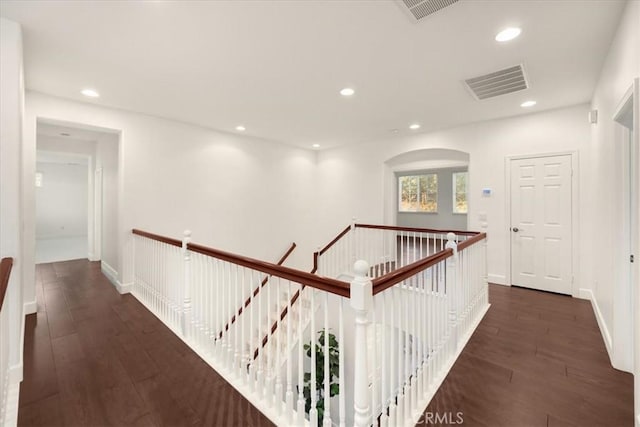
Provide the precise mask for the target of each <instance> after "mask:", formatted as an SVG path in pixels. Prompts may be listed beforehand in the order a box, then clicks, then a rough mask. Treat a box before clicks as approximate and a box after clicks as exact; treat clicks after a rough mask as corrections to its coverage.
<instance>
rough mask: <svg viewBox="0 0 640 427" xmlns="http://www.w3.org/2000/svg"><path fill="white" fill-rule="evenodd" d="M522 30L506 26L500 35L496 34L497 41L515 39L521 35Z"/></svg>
mask: <svg viewBox="0 0 640 427" xmlns="http://www.w3.org/2000/svg"><path fill="white" fill-rule="evenodd" d="M521 32H522V30H521V29H520V28H516V27H510V28H505V29H504V30H502V31H500V32H499V33H498V35H496V41H497V42H508V41H509V40H513V39H515V38H516V37H518V36H519V35H520V33H521Z"/></svg>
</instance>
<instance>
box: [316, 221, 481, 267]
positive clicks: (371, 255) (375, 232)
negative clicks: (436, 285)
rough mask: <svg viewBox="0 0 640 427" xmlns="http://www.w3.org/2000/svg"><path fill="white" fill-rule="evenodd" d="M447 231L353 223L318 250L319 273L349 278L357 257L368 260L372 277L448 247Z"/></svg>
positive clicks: (459, 238) (463, 235)
mask: <svg viewBox="0 0 640 427" xmlns="http://www.w3.org/2000/svg"><path fill="white" fill-rule="evenodd" d="M447 233H449V231H447V230H430V229H421V228H410V227H394V226H386V225H371V224H358V223H356V222H355V220H354V222H353V223H352V224H351V226H349V227H347V228H345V229H344V230H343V231H342V232H341V233H340V234H338V236H336V238H335V239H333V240H332V241H331V242H330V243H329V244H328V245H326V246H325V247H324V248H322V249H320V250H318V252H317V253H316V254H317V255H316V258H317V268H318V273H319V274H321V275H322V276H326V277H335V278H338V277H344V278H345V279H347V278H349V275H350V274H351V268H352V266H353V263H354V262H355V261H356V260H364V261H367V262H368V263H369V266H370V269H371V270H370V272H369V274H368V276H369V277H371V278H376V277H381V276H384V275H385V274H388V273H390V272H391V271H393V270H395V269H397V268H402V267H404V266H406V265H409V264H412V263H414V262H417V261H419V260H421V259H424V258H426V257H428V256H431V255H433V254H435V253H438V252H441V251H442V250H444V249H445V245H446V243H447ZM476 234H477V233H474V232H464V231H457V232H455V233H454V240H455V241H456V242H457V243H460V242H463V241H465V240H466V239H467V238H470V237H472V236H474V235H476Z"/></svg>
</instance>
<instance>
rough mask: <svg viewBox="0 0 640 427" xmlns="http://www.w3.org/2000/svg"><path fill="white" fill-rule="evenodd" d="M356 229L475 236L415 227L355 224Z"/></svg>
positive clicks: (473, 233) (468, 232)
mask: <svg viewBox="0 0 640 427" xmlns="http://www.w3.org/2000/svg"><path fill="white" fill-rule="evenodd" d="M355 227H356V228H372V229H374V230H393V231H412V232H416V233H440V234H447V233H454V234H460V235H462V236H475V235H477V234H478V232H477V231H463V230H436V229H431V228H416V227H397V226H395V225H374V224H356V225H355Z"/></svg>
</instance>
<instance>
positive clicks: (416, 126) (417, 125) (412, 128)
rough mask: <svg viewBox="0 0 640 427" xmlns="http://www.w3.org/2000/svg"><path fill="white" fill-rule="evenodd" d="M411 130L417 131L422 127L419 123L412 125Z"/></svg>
mask: <svg viewBox="0 0 640 427" xmlns="http://www.w3.org/2000/svg"><path fill="white" fill-rule="evenodd" d="M409 129H411V130H416V129H420V125H419V124H417V123H414V124H412V125H411V126H409Z"/></svg>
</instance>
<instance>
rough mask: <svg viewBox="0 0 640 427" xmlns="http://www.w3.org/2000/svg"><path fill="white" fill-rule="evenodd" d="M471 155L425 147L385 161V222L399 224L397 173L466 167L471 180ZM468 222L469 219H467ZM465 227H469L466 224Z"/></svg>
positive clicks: (446, 149)
mask: <svg viewBox="0 0 640 427" xmlns="http://www.w3.org/2000/svg"><path fill="white" fill-rule="evenodd" d="M469 160H470V155H469V153H467V152H464V151H459V150H452V149H448V148H424V149H420V150H412V151H407V152H405V153H400V154H398V155H396V156H393V157H391V158H389V159H387V160H386V161H385V162H384V222H385V224H390V225H397V224H398V186H397V180H396V174H398V173H402V172H409V171H425V170H433V169H448V168H460V169H464V168H466V169H467V170H468V171H469V180H471V179H472V178H471V176H472V174H471V169H470V167H469V164H470V161H469ZM467 224H468V219H467ZM464 228H467V227H466V226H465V227H464Z"/></svg>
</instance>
